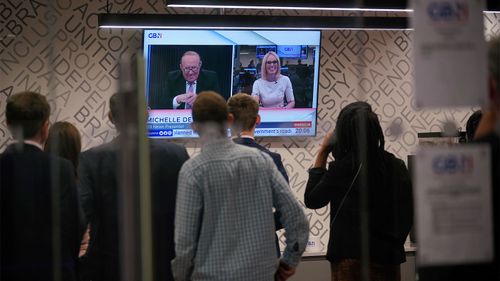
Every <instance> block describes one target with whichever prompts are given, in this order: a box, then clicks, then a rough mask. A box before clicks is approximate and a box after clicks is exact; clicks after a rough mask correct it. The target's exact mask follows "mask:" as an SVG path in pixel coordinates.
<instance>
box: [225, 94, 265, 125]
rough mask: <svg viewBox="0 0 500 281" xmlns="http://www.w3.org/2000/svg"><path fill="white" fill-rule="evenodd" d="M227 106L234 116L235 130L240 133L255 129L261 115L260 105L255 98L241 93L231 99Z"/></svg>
mask: <svg viewBox="0 0 500 281" xmlns="http://www.w3.org/2000/svg"><path fill="white" fill-rule="evenodd" d="M227 105H228V107H229V113H231V114H233V116H234V125H233V128H234V129H236V130H237V131H238V132H240V131H248V130H250V129H252V128H253V126H254V125H255V122H257V116H258V114H259V104H258V103H257V101H256V100H255V99H254V98H252V97H251V96H249V95H247V94H245V93H239V94H236V95H234V96H232V97H231V98H229V100H228V101H227Z"/></svg>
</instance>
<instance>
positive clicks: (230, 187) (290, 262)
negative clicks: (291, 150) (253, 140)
mask: <svg viewBox="0 0 500 281" xmlns="http://www.w3.org/2000/svg"><path fill="white" fill-rule="evenodd" d="M192 116H193V123H191V127H192V128H193V130H194V131H195V132H196V133H198V135H199V136H200V139H201V143H203V147H202V148H201V152H200V154H198V155H196V156H195V157H193V158H191V159H190V160H188V161H186V163H185V164H184V165H183V166H182V169H181V171H180V173H179V185H178V190H179V192H178V193H177V200H176V209H175V259H174V260H173V261H172V271H173V273H174V278H175V280H176V281H187V280H191V281H212V280H235V281H257V280H258V281H273V280H278V281H284V280H286V279H288V278H289V277H290V276H292V275H293V274H294V273H295V268H296V266H297V265H298V264H299V262H300V259H301V256H302V253H303V252H304V250H305V247H306V244H307V237H308V234H309V224H308V222H307V218H306V216H305V214H304V213H303V210H302V208H301V207H300V205H299V203H298V202H297V200H296V199H295V197H294V196H293V194H292V193H291V192H290V189H289V188H288V184H287V182H286V181H285V179H284V177H283V176H282V175H281V174H280V173H279V172H278V170H277V169H276V165H275V164H274V162H273V161H272V159H271V157H269V155H268V154H266V153H264V152H262V151H259V150H257V149H254V148H249V147H245V146H243V145H239V144H235V143H233V142H232V141H231V140H229V139H228V138H227V129H228V126H230V124H231V123H232V121H233V120H232V119H233V118H232V116H231V115H230V114H229V112H228V107H227V104H226V101H225V100H224V99H223V98H222V97H221V96H220V95H219V94H217V93H214V92H203V93H200V95H199V97H198V98H197V99H196V101H195V103H194V105H193V111H192ZM273 207H275V208H276V209H277V210H278V211H281V214H282V216H281V222H282V223H283V225H284V228H285V237H286V247H285V250H284V252H283V255H282V257H281V258H280V259H277V258H276V251H275V249H274V244H275V226H274V216H273V211H272V209H273Z"/></svg>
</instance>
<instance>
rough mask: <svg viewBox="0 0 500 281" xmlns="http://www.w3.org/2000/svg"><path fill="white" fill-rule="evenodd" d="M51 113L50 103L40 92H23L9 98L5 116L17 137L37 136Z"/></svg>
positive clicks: (28, 137)
mask: <svg viewBox="0 0 500 281" xmlns="http://www.w3.org/2000/svg"><path fill="white" fill-rule="evenodd" d="M49 115H50V105H49V103H48V102H47V99H46V98H45V97H44V96H42V95H41V94H39V93H35V92H21V93H17V94H14V95H12V96H10V97H9V98H8V99H7V107H6V109H5V117H6V119H7V126H8V127H9V130H10V131H11V133H12V134H13V136H14V138H15V139H20V138H24V139H31V138H33V137H35V136H36V134H37V133H38V132H39V131H40V129H41V128H42V126H43V123H45V122H46V121H47V120H49ZM19 133H22V135H19Z"/></svg>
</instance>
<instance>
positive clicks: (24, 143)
mask: <svg viewBox="0 0 500 281" xmlns="http://www.w3.org/2000/svg"><path fill="white" fill-rule="evenodd" d="M49 115H50V105H49V104H48V102H47V99H46V98H45V96H42V95H41V94H39V93H34V92H22V93H17V94H14V95H12V96H10V97H9V98H8V99H7V105H6V107H5V117H6V121H7V126H8V128H9V130H10V131H11V133H12V136H13V137H14V139H15V143H13V144H10V145H9V146H8V147H7V149H6V150H5V151H4V152H3V153H2V154H1V155H0V238H1V239H0V280H5V281H7V280H9V281H16V280H56V279H55V278H56V276H59V280H64V281H76V280H78V278H77V262H78V249H79V246H80V241H81V237H82V235H81V234H82V232H81V230H83V228H81V226H83V224H82V218H81V217H80V216H79V214H80V213H79V204H78V196H77V189H76V182H75V176H74V174H75V173H74V170H73V166H72V165H71V163H70V162H69V161H68V160H66V159H62V158H60V157H57V156H54V155H50V154H49V153H46V152H44V151H43V146H44V144H45V142H46V140H47V138H48V131H49ZM56 244H57V245H56Z"/></svg>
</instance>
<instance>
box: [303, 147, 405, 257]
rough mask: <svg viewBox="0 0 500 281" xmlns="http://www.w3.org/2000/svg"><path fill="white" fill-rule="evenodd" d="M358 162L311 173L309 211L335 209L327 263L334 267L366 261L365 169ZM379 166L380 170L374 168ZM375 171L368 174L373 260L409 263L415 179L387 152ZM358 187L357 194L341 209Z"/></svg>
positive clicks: (348, 160) (306, 200)
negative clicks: (363, 222)
mask: <svg viewBox="0 0 500 281" xmlns="http://www.w3.org/2000/svg"><path fill="white" fill-rule="evenodd" d="M353 157H354V156H353V155H352V154H349V155H347V156H346V157H344V158H343V159H339V160H336V161H334V162H331V163H330V165H329V167H328V170H325V169H322V168H313V169H311V170H310V171H309V180H308V182H307V186H306V191H305V194H304V203H305V205H306V206H307V207H308V208H311V209H318V208H322V207H324V206H326V205H328V204H330V207H331V212H330V239H329V241H328V251H327V259H328V260H329V261H332V262H337V261H340V260H342V259H344V258H360V254H361V245H360V235H361V230H360V217H359V214H360V209H359V208H360V207H359V192H360V191H359V190H360V180H359V176H358V177H356V173H357V171H358V170H359V167H357V166H355V165H354V164H353V163H354V161H353ZM366 166H368V165H364V167H366ZM375 166H376V167H377V168H380V169H374V168H373V167H375ZM364 167H363V168H364ZM371 167H372V169H371V170H369V171H367V172H366V173H367V175H368V180H367V183H368V186H367V190H368V198H369V216H370V217H369V222H370V225H369V227H370V256H371V260H372V261H373V262H376V263H380V264H400V263H402V262H404V261H405V252H404V242H405V239H406V237H407V235H408V233H409V231H410V228H411V225H412V223H413V199H412V186H411V180H410V175H409V173H408V170H407V169H406V166H405V164H404V162H403V161H402V160H400V159H398V158H396V157H395V156H394V155H392V154H390V153H388V152H384V153H383V156H382V159H381V162H380V163H376V165H375V164H374V165H372V166H371ZM376 170H377V173H375V172H374V171H376ZM360 174H363V172H361V173H360ZM352 182H354V184H353V186H352V189H351V191H350V192H349V193H348V195H347V196H346V197H345V201H344V203H343V205H342V206H340V205H341V202H342V200H343V198H344V196H345V194H346V192H347V190H348V189H349V186H350V185H351V183H352ZM335 217H336V218H335Z"/></svg>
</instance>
